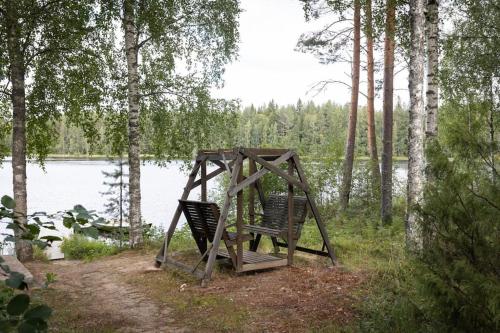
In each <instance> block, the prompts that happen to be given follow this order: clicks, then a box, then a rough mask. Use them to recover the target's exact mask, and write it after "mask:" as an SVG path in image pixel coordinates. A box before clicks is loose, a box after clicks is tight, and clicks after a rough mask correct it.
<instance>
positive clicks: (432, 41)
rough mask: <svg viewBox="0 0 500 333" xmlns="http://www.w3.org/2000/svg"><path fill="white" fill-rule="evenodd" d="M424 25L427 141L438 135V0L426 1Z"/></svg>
mask: <svg viewBox="0 0 500 333" xmlns="http://www.w3.org/2000/svg"><path fill="white" fill-rule="evenodd" d="M425 25H426V35H427V91H426V97H427V105H426V116H427V119H426V129H425V136H426V139H427V140H432V139H433V138H435V137H436V136H437V133H438V127H437V126H438V123H437V116H438V97H439V96H438V94H439V91H438V65H439V46H438V42H439V40H438V39H439V0H427V15H426V22H425Z"/></svg>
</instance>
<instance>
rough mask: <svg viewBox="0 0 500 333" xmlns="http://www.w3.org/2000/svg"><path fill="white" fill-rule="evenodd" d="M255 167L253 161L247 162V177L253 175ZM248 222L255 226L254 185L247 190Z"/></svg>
mask: <svg viewBox="0 0 500 333" xmlns="http://www.w3.org/2000/svg"><path fill="white" fill-rule="evenodd" d="M256 169H257V168H256V165H255V162H254V161H253V160H250V159H249V160H248V176H249V177H250V176H251V175H253V174H254V173H255V172H257V170H256ZM248 222H249V223H250V224H251V225H254V224H255V183H254V184H252V185H250V186H249V188H248Z"/></svg>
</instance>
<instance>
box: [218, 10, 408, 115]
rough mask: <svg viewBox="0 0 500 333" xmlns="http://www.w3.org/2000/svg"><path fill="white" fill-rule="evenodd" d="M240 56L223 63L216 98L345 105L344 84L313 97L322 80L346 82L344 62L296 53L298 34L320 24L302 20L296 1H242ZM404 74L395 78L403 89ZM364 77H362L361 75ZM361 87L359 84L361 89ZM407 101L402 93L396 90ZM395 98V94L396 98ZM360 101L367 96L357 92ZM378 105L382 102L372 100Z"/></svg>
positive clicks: (346, 69) (348, 98)
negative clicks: (326, 62) (333, 62)
mask: <svg viewBox="0 0 500 333" xmlns="http://www.w3.org/2000/svg"><path fill="white" fill-rule="evenodd" d="M241 5H242V8H243V13H242V14H241V17H240V40H241V42H240V51H239V58H238V59H237V60H236V61H235V62H234V63H232V64H230V65H228V66H227V67H226V74H225V86H224V88H223V89H222V90H220V91H217V92H215V95H216V96H217V97H225V98H238V99H240V100H241V102H242V105H244V106H245V105H249V104H252V103H253V104H255V105H260V104H263V103H267V102H269V101H270V100H271V99H274V100H275V101H276V102H277V103H279V104H295V103H296V101H297V100H298V99H299V98H301V99H302V100H303V101H307V100H313V101H314V102H318V103H321V102H324V101H326V100H329V99H330V100H333V101H335V102H338V103H342V104H343V103H347V102H349V100H350V92H349V90H348V88H347V87H344V86H341V85H334V86H331V87H330V88H328V90H326V91H325V92H322V93H320V94H318V95H315V94H316V92H311V91H310V89H311V88H312V86H313V85H314V84H315V83H317V82H319V81H321V80H327V79H336V80H344V81H347V82H348V81H349V80H350V79H349V78H348V77H347V76H346V74H345V73H349V72H350V69H349V68H348V67H347V68H346V65H345V64H337V65H321V64H319V62H318V60H317V59H316V58H315V57H314V56H313V55H311V54H304V53H301V52H297V51H295V50H294V49H295V46H296V44H297V40H298V38H299V36H300V35H301V34H302V33H304V32H307V31H314V30H317V29H318V28H319V27H321V26H322V23H318V22H313V23H306V22H305V19H304V12H303V10H302V6H301V3H300V1H298V0H242V1H241ZM405 77H406V75H403V77H402V78H398V80H396V82H395V85H396V88H405V86H406V84H407V83H406V82H405V81H404V79H405ZM362 79H363V78H362ZM362 89H363V88H362ZM395 94H396V95H401V97H402V98H403V100H406V99H407V98H406V95H407V92H404V91H396V92H395ZM395 102H396V98H395ZM360 104H361V105H364V104H366V100H365V99H364V98H363V97H362V96H360ZM376 104H377V106H376V107H377V108H378V107H380V106H381V101H380V100H378V101H377V103H376Z"/></svg>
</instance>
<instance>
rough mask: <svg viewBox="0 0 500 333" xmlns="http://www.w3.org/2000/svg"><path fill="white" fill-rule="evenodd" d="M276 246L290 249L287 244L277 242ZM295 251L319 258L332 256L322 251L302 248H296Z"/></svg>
mask: <svg viewBox="0 0 500 333" xmlns="http://www.w3.org/2000/svg"><path fill="white" fill-rule="evenodd" d="M276 245H278V246H279V247H284V248H288V244H287V243H282V242H276ZM295 250H297V251H301V252H306V253H310V254H315V255H318V256H322V257H329V256H330V255H329V254H328V252H324V251H320V250H314V249H309V248H307V247H302V246H295Z"/></svg>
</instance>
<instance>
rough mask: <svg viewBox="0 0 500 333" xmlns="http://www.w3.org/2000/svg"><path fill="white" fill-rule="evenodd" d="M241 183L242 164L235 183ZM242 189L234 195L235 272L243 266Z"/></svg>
mask: <svg viewBox="0 0 500 333" xmlns="http://www.w3.org/2000/svg"><path fill="white" fill-rule="evenodd" d="M242 181H243V163H242V164H241V167H240V168H239V172H238V176H237V182H238V183H241V182H242ZM242 233H243V189H242V190H241V191H238V193H237V194H236V253H237V255H236V270H239V269H241V266H242V265H243V241H242Z"/></svg>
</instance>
